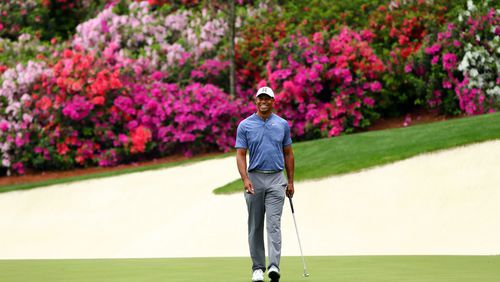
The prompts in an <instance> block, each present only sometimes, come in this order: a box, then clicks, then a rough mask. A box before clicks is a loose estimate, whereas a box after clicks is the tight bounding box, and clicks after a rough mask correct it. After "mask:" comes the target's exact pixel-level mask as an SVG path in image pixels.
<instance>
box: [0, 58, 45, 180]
mask: <svg viewBox="0 0 500 282" xmlns="http://www.w3.org/2000/svg"><path fill="white" fill-rule="evenodd" d="M50 75H51V71H50V69H48V68H47V67H46V66H45V64H44V63H34V62H29V63H28V64H27V66H23V65H22V64H18V65H17V66H16V67H15V68H11V69H7V70H6V71H5V72H4V73H3V74H2V76H1V79H0V81H3V83H2V85H1V88H0V144H1V145H0V158H1V166H3V167H6V168H13V169H14V170H15V172H17V173H19V174H22V173H24V164H25V163H26V162H28V161H29V159H30V155H29V150H30V149H29V148H28V144H29V143H31V142H32V139H33V136H32V134H31V133H32V132H33V131H36V130H38V129H39V128H38V127H37V125H36V123H34V113H33V112H32V105H33V96H35V95H34V94H31V93H33V92H35V91H36V90H37V89H38V87H39V84H38V83H39V82H40V81H41V80H42V79H43V78H44V77H47V76H50Z"/></svg>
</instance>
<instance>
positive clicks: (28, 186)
mask: <svg viewBox="0 0 500 282" xmlns="http://www.w3.org/2000/svg"><path fill="white" fill-rule="evenodd" d="M227 156H229V153H225V154H220V155H218V156H207V157H196V158H192V159H186V160H181V161H175V162H169V163H160V164H151V165H144V166H138V167H130V168H125V169H121V170H115V171H108V172H97V173H90V174H85V175H79V176H72V177H64V178H55V179H49V180H45V181H40V182H30V183H19V184H13V185H4V186H0V193H4V192H11V191H17V190H29V189H33V188H38V187H44V186H49V185H55V184H63V183H70V182H76V181H83V180H88V179H97V178H104V177H111V176H118V175H123V174H129V173H136V172H141V171H147V170H155V169H163V168H168V167H174V166H179V165H185V164H189V163H194V162H199V161H204V160H208V159H216V158H223V157H227ZM0 281H1V280H0Z"/></svg>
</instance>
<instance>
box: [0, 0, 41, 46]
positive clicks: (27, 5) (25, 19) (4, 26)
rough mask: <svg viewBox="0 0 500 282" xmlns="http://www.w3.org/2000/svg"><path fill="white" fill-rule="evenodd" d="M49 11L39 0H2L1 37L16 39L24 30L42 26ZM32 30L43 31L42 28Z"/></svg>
mask: <svg viewBox="0 0 500 282" xmlns="http://www.w3.org/2000/svg"><path fill="white" fill-rule="evenodd" d="M48 12H49V11H48V9H46V8H45V7H43V6H42V5H40V3H39V1H37V0H11V1H0V37H3V38H9V39H12V40H14V39H16V38H17V37H18V36H19V35H20V34H21V33H22V32H23V30H25V29H32V28H33V27H36V26H40V25H41V23H42V22H44V21H45V20H46V19H47V17H48ZM31 31H32V32H33V33H38V34H40V33H41V29H36V30H31Z"/></svg>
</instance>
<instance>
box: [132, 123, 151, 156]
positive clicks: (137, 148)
mask: <svg viewBox="0 0 500 282" xmlns="http://www.w3.org/2000/svg"><path fill="white" fill-rule="evenodd" d="M131 139H132V148H131V149H130V152H131V153H132V154H135V153H142V152H144V151H145V150H146V143H148V142H149V141H150V140H151V130H149V128H147V127H144V126H142V125H141V126H138V127H137V128H136V129H135V130H134V131H133V132H132V134H131Z"/></svg>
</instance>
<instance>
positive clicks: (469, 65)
mask: <svg viewBox="0 0 500 282" xmlns="http://www.w3.org/2000/svg"><path fill="white" fill-rule="evenodd" d="M499 22H500V15H499V14H498V11H496V10H495V9H494V8H493V7H489V2H488V1H485V2H483V4H481V5H480V6H475V5H474V3H473V1H468V3H467V10H464V11H462V12H461V13H460V14H459V16H458V19H457V20H456V21H454V22H450V23H448V24H447V26H446V30H444V31H442V32H440V33H438V34H437V35H436V36H431V37H429V39H428V40H427V41H426V48H425V50H424V52H423V53H422V54H421V56H419V57H418V58H416V60H415V62H414V66H409V69H412V70H413V69H415V70H414V73H415V74H416V75H417V77H419V78H420V79H421V80H422V81H423V82H421V83H426V84H427V91H426V101H427V103H428V105H429V106H430V107H432V108H437V109H439V110H441V111H442V112H444V113H448V114H457V113H459V112H465V113H466V114H469V115H472V114H480V113H485V112H488V111H492V110H494V109H495V108H497V107H498V106H499V102H500V87H499V84H500V81H499V79H498V77H499V74H500V63H499V62H500V58H499V55H498V54H499V53H498V52H499V50H500V29H499V27H498V25H499Z"/></svg>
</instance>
